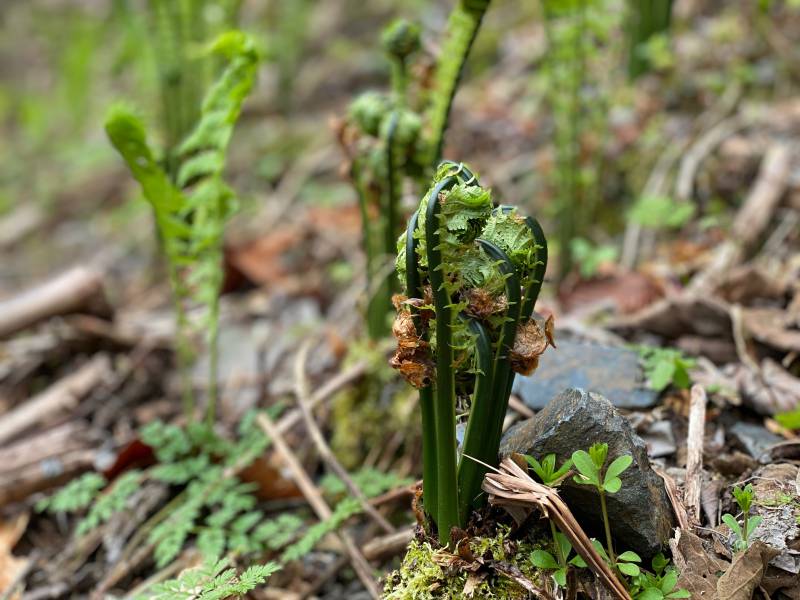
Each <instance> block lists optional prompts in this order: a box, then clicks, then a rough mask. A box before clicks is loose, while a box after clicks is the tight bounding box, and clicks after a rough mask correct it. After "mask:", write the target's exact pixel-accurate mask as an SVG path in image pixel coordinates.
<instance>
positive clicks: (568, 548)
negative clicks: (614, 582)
mask: <svg viewBox="0 0 800 600" xmlns="http://www.w3.org/2000/svg"><path fill="white" fill-rule="evenodd" d="M525 460H526V461H527V462H528V465H530V467H531V468H532V469H533V472H534V473H535V474H536V476H537V477H538V478H539V480H540V481H541V482H542V483H543V484H544V485H546V486H548V487H558V486H559V485H560V484H561V482H562V481H564V479H566V478H567V477H568V476H569V474H570V473H571V471H570V469H571V468H572V459H568V460H566V461H564V464H562V465H561V466H560V467H559V468H558V469H556V455H555V454H548V455H547V456H545V457H544V458H543V459H542V462H539V461H538V460H536V459H535V458H534V457H533V456H525ZM549 522H550V533H551V535H552V536H553V548H554V550H555V553H556V555H555V557H554V556H553V555H552V554H550V553H549V552H547V551H546V550H537V551H535V552H534V553H533V554H532V555H531V561H532V562H533V564H534V565H536V566H537V567H539V568H540V569H548V570H553V580H554V581H555V582H556V585H559V586H561V587H566V585H567V571H568V570H569V567H570V565H573V566H576V567H580V568H583V567H585V566H586V563H585V562H584V560H583V559H582V558H581V557H580V556H577V555H576V556H574V557H572V558H570V557H569V555H570V552H572V544H571V543H570V542H569V540H568V539H567V537H566V536H565V535H564V534H563V533H561V532H560V531H557V530H556V524H555V523H554V522H553V521H552V520H549Z"/></svg>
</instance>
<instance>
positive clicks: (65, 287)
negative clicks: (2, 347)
mask: <svg viewBox="0 0 800 600" xmlns="http://www.w3.org/2000/svg"><path fill="white" fill-rule="evenodd" d="M82 310H85V311H87V312H90V313H94V314H101V315H104V316H108V315H110V314H111V309H110V307H109V305H108V302H107V301H106V298H105V294H104V292H103V274H102V273H101V272H100V271H97V270H96V269H88V268H85V267H77V268H74V269H71V270H69V271H67V272H65V273H62V274H61V275H59V276H58V277H56V278H55V279H52V280H50V281H48V282H45V283H43V284H41V285H39V286H37V287H34V288H31V289H29V290H25V291H24V292H22V293H20V294H19V295H17V296H14V297H13V298H10V299H8V300H5V301H3V302H0V339H2V338H4V337H7V336H9V335H12V334H14V333H16V332H18V331H22V330H23V329H25V328H27V327H30V326H31V325H34V324H36V323H38V322H39V321H43V320H44V319H49V318H50V317H55V316H58V315H66V314H69V313H74V312H79V311H82Z"/></svg>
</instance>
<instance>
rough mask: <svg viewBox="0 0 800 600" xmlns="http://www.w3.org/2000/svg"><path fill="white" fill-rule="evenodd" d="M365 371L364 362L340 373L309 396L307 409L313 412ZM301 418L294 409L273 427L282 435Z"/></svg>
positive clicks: (298, 411) (300, 414)
mask: <svg viewBox="0 0 800 600" xmlns="http://www.w3.org/2000/svg"><path fill="white" fill-rule="evenodd" d="M366 371H367V363H366V362H365V361H362V362H358V363H356V364H354V365H353V366H352V367H350V368H349V369H347V370H346V371H342V372H341V373H339V374H338V375H336V376H335V377H333V378H331V379H330V381H328V382H327V383H326V384H325V385H323V386H322V387H320V388H319V389H318V390H317V391H316V392H314V393H313V394H312V395H311V397H310V398H309V400H308V405H309V407H310V408H311V409H312V410H313V409H314V408H315V407H316V406H317V404H320V403H322V402H324V401H325V400H327V399H328V398H330V397H331V396H333V395H334V394H335V393H336V392H338V391H339V390H341V389H342V388H344V387H345V386H347V385H348V384H350V383H351V382H353V381H355V380H356V379H359V378H360V377H361V376H362V375H364V373H366ZM302 418H303V415H302V413H301V411H300V409H299V408H295V409H292V410H291V411H288V412H287V413H286V414H285V415H283V416H282V417H281V418H280V420H279V421H278V422H277V424H276V425H275V426H276V427H277V428H278V431H280V432H281V433H282V434H283V433H286V432H287V431H289V430H290V429H291V428H292V427H294V426H295V425H297V424H298V423H299V422H300V421H301V420H302Z"/></svg>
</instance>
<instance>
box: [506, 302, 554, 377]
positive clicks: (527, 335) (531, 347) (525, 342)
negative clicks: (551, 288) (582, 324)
mask: <svg viewBox="0 0 800 600" xmlns="http://www.w3.org/2000/svg"><path fill="white" fill-rule="evenodd" d="M554 325H555V321H554V320H553V315H550V316H549V317H547V318H546V319H545V318H544V317H543V316H542V315H540V314H538V313H534V314H533V315H532V316H531V318H530V319H528V320H527V321H526V322H525V323H523V324H521V325H520V326H519V327H518V328H517V337H516V338H515V339H514V347H513V348H512V349H511V352H510V353H509V360H510V362H511V368H512V369H513V370H514V372H515V373H519V374H520V375H530V374H531V373H533V372H534V371H535V370H536V368H537V367H538V366H539V357H540V356H541V355H542V353H543V352H544V351H545V350H546V349H547V347H548V346H552V347H553V348H555V347H556V344H555V340H554V339H553V327H554Z"/></svg>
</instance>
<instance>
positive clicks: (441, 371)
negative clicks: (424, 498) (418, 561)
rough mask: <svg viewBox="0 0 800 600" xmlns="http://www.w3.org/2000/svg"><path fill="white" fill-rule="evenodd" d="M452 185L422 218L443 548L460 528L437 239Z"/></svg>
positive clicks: (445, 298) (451, 378)
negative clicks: (432, 320)
mask: <svg viewBox="0 0 800 600" xmlns="http://www.w3.org/2000/svg"><path fill="white" fill-rule="evenodd" d="M454 183H456V178H455V177H453V176H450V177H446V178H445V179H443V180H442V181H440V182H439V183H438V184H437V185H436V186H434V188H433V189H432V190H431V192H430V195H429V196H428V209H427V213H426V215H425V241H426V244H427V252H428V277H429V278H430V281H431V288H432V291H433V302H434V308H435V311H436V390H435V395H436V396H435V402H434V415H435V422H436V466H437V470H436V472H437V484H436V485H437V491H438V495H439V498H438V500H439V503H438V507H437V516H438V521H437V526H438V528H439V541H440V542H441V544H442V545H446V544H447V543H448V542H449V541H450V531H451V530H452V528H453V527H455V526H458V525H460V521H459V518H458V506H459V504H458V481H457V471H456V468H457V467H456V414H455V408H456V407H455V401H456V393H455V373H454V370H453V346H452V327H453V310H452V300H451V299H450V294H449V293H448V292H447V289H446V287H445V281H444V271H443V265H442V250H441V245H440V239H439V227H440V223H439V213H440V207H441V204H440V203H439V194H440V192H442V191H443V190H445V189H447V188H449V187H451V186H452V185H453V184H454Z"/></svg>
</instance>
